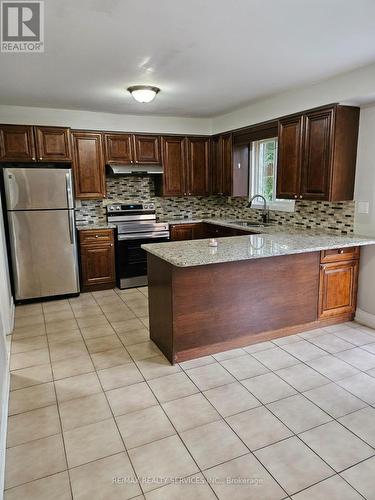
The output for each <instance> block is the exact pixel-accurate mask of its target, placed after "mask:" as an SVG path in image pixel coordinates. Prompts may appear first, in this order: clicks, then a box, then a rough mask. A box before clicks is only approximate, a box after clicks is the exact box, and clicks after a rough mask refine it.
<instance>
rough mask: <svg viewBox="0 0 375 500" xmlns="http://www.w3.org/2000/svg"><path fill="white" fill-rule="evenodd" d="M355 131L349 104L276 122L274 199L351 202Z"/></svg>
mask: <svg viewBox="0 0 375 500" xmlns="http://www.w3.org/2000/svg"><path fill="white" fill-rule="evenodd" d="M358 128H359V108H355V107H351V106H340V105H333V106H327V107H324V108H320V109H316V110H311V111H307V112H305V113H302V114H301V115H298V116H295V115H294V116H291V117H286V118H283V119H281V120H279V145H278V164H277V197H278V198H288V199H304V200H322V201H345V200H352V199H353V194H354V177H355V164H356V155H357V142H358Z"/></svg>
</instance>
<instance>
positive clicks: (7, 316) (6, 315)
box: [0, 200, 14, 495]
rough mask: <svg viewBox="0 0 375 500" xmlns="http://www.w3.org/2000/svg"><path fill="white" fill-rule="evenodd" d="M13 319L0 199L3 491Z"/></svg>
mask: <svg viewBox="0 0 375 500" xmlns="http://www.w3.org/2000/svg"><path fill="white" fill-rule="evenodd" d="M13 320H14V305H13V298H12V295H11V291H10V282H9V272H8V261H7V254H6V247H5V235H4V225H3V217H2V209H1V200H0V492H2V491H3V477H4V455H5V439H6V423H7V420H6V419H7V414H8V412H7V408H8V387H9V371H8V352H7V351H8V349H7V341H6V338H5V337H6V335H7V334H8V333H10V332H11V331H12V329H13ZM0 495H1V493H0Z"/></svg>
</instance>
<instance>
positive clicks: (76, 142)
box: [72, 131, 105, 199]
mask: <svg viewBox="0 0 375 500" xmlns="http://www.w3.org/2000/svg"><path fill="white" fill-rule="evenodd" d="M72 137H73V172H74V184H75V195H76V198H80V199H100V198H105V170H104V156H103V144H102V136H101V134H100V133H96V132H78V131H76V132H73V133H72Z"/></svg>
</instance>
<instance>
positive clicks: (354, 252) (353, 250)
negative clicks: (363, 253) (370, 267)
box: [321, 247, 359, 262]
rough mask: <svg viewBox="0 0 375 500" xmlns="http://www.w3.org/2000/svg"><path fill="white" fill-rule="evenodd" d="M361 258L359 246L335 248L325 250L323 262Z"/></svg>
mask: <svg viewBox="0 0 375 500" xmlns="http://www.w3.org/2000/svg"><path fill="white" fill-rule="evenodd" d="M352 259H359V247H348V248H335V249H334V250H323V252H322V253H321V262H339V261H343V260H352Z"/></svg>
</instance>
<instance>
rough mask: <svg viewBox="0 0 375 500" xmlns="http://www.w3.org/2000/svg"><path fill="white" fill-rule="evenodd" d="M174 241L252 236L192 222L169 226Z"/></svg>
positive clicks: (232, 229) (214, 225) (245, 232)
mask: <svg viewBox="0 0 375 500" xmlns="http://www.w3.org/2000/svg"><path fill="white" fill-rule="evenodd" d="M169 229H170V233H171V240H172V241H186V240H200V239H203V238H224V237H226V236H245V235H250V234H252V233H251V232H249V231H242V230H241V229H235V228H232V227H226V226H221V225H219V224H211V223H209V222H190V223H186V224H171V225H170V226H169Z"/></svg>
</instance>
